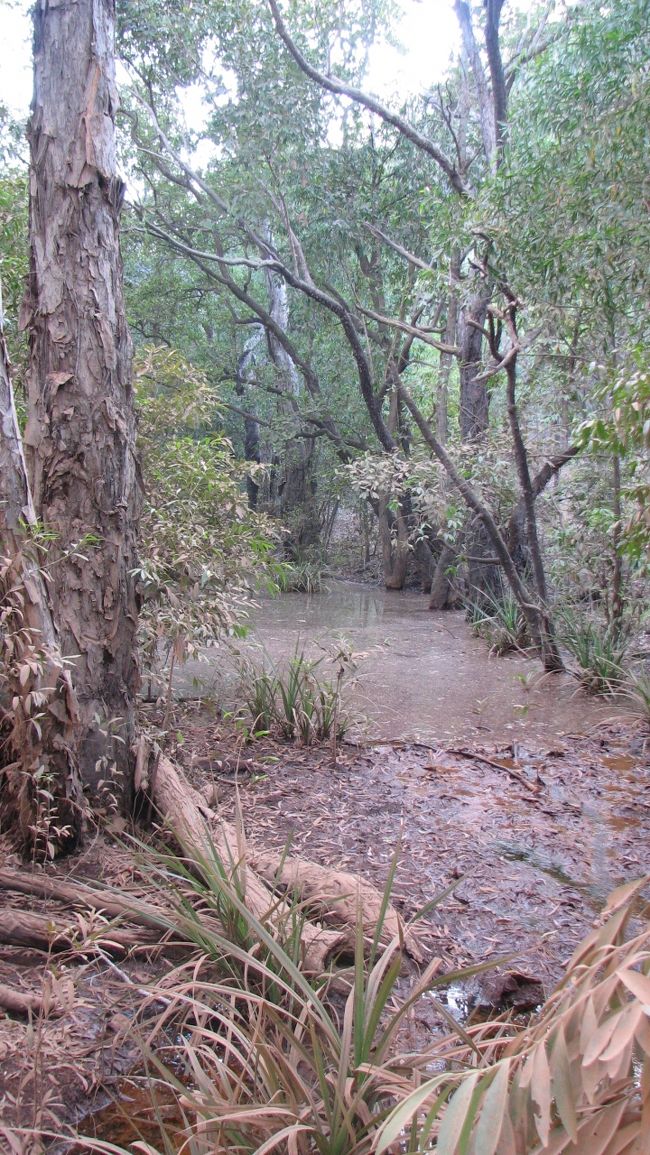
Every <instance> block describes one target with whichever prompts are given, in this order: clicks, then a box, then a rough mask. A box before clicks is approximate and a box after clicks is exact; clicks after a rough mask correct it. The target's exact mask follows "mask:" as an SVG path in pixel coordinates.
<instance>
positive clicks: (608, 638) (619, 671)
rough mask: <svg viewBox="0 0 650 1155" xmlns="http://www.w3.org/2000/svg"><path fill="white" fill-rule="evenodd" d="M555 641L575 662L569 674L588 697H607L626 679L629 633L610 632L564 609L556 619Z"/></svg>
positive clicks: (618, 630)
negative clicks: (556, 636)
mask: <svg viewBox="0 0 650 1155" xmlns="http://www.w3.org/2000/svg"><path fill="white" fill-rule="evenodd" d="M558 634H559V640H560V642H561V643H562V645H564V646H565V647H566V649H567V650H568V651H569V653H570V654H571V656H572V657H573V659H574V660H575V662H576V669H575V670H574V671H573V672H574V675H575V677H576V678H577V680H578V682H579V683H580V685H581V686H582V687H583V688H584V689H585V690H587V691H588V692H589V693H591V694H611V693H612V692H613V691H614V690H616V689H617V687H619V686H620V685H621V684H622V683H623V682H624V681H625V678H626V671H625V660H626V657H627V654H628V651H629V649H630V641H631V637H630V631H629V629H628V630H625V629H623V630H621V629H615V630H614V629H612V627H611V626H605V625H602V624H601V623H600V622H598V621H596V620H595V619H594V618H592V617H589V616H587V615H583V614H579V613H575V612H572V611H570V610H568V609H565V610H564V611H563V612H562V613H561V614H560V615H559V616H558Z"/></svg>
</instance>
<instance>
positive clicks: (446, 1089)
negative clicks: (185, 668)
mask: <svg viewBox="0 0 650 1155" xmlns="http://www.w3.org/2000/svg"><path fill="white" fill-rule="evenodd" d="M147 863H148V865H147V869H148V872H149V876H150V879H151V881H152V883H153V884H154V885H155V886H156V887H157V888H158V889H159V891H160V896H161V898H162V897H164V900H165V903H166V905H167V907H168V908H169V907H170V905H171V907H172V910H173V913H172V914H171V915H169V916H168V921H167V925H173V926H174V927H175V929H176V931H177V932H180V933H181V934H182V936H183V938H184V939H185V940H186V942H187V944H188V946H193V947H194V948H195V954H194V957H193V958H192V959H191V961H188V962H185V963H184V964H183V965H181V966H179V967H177V968H176V969H175V970H173V971H172V972H171V973H170V974H168V975H167V976H165V978H164V980H162V981H161V982H160V983H159V984H158V985H157V986H156V987H154V988H152V990H151V993H150V996H149V1000H148V1002H147V1003H145V1005H144V1006H143V1008H142V1021H141V1025H140V1041H141V1047H142V1053H143V1061H144V1063H145V1065H146V1071H147V1074H146V1079H145V1080H144V1084H145V1086H146V1087H147V1088H148V1089H149V1090H150V1091H151V1098H152V1115H153V1118H154V1119H157V1120H158V1126H159V1130H160V1138H159V1140H156V1142H155V1144H154V1142H153V1140H152V1139H151V1128H149V1129H148V1135H147V1142H146V1143H145V1142H144V1141H142V1142H135V1141H134V1142H133V1143H131V1144H130V1146H129V1148H128V1149H126V1148H123V1147H119V1146H118V1145H117V1144H114V1143H111V1142H109V1141H102V1140H98V1139H93V1138H91V1137H86V1138H82V1139H80V1142H81V1143H83V1144H84V1146H85V1147H87V1148H88V1149H92V1150H96V1151H104V1152H107V1153H112V1155H128V1151H131V1152H135V1151H138V1152H144V1153H146V1155H157V1153H158V1152H160V1153H164V1155H168V1153H169V1155H171V1153H172V1152H182V1153H183V1155H221V1153H224V1155H225V1153H226V1152H231V1153H233V1155H270V1153H271V1152H282V1153H286V1155H314V1153H316V1155H405V1153H411V1155H432V1153H435V1155H645V1152H646V1151H647V1150H648V1148H647V1135H648V1131H647V1123H648V1118H649V1117H650V1021H649V1012H648V1008H649V1007H650V928H649V927H648V924H647V922H645V923H643V924H639V923H637V924H636V925H634V924H632V927H631V930H632V935H631V936H630V927H629V926H628V924H629V922H630V918H631V915H632V913H633V910H634V903H635V900H636V899H637V896H638V894H639V892H640V889H641V887H642V886H643V885H645V884H646V883H647V882H648V879H645V880H643V881H642V882H637V883H634V884H630V885H627V886H625V887H621V888H620V889H619V890H618V891H616V892H615V893H614V895H613V896H612V897H611V898H610V901H609V903H608V906H607V908H606V910H605V912H604V915H603V916H602V917H601V919H600V920H599V922H598V924H597V926H596V929H595V930H594V931H593V932H592V933H591V934H590V935H589V936H588V937H587V938H586V939H585V940H584V942H583V943H582V944H581V945H580V946H579V947H578V949H577V951H576V952H575V954H574V956H573V958H572V960H571V962H570V964H569V967H568V970H567V973H566V976H565V978H564V979H563V981H562V982H561V983H560V985H559V986H558V988H557V990H556V991H555V993H554V994H553V995H552V996H551V998H550V999H549V1000H548V1002H547V1004H546V1005H545V1007H544V1008H543V1010H542V1011H541V1013H540V1014H539V1015H538V1016H537V1017H535V1018H533V1019H532V1021H531V1022H530V1023H529V1024H528V1025H527V1026H524V1027H521V1026H517V1025H515V1024H513V1023H510V1022H507V1021H505V1020H499V1021H497V1022H495V1023H491V1024H490V1023H488V1024H482V1025H480V1026H476V1027H472V1028H470V1029H469V1030H468V1031H465V1030H464V1029H463V1028H462V1027H461V1026H460V1025H458V1024H453V1023H452V1025H453V1026H454V1029H455V1035H453V1036H451V1035H450V1036H446V1037H438V1038H434V1039H432V1040H431V1043H430V1045H429V1046H428V1047H427V1048H426V1049H425V1050H424V1051H423V1052H422V1053H414V1052H413V1051H412V1050H409V1049H406V1050H405V1049H403V1036H402V1034H401V1031H402V1027H403V1025H404V1023H405V1022H406V1021H407V1019H408V1016H409V1014H410V1012H411V1011H412V1009H413V1008H414V1007H415V1005H416V1004H417V1002H418V1000H419V999H420V998H421V997H422V996H423V994H425V993H427V992H430V991H431V990H432V989H434V988H435V987H436V986H439V985H441V984H444V983H449V982H451V981H455V980H456V979H457V978H459V977H467V976H469V975H470V974H472V973H476V972H478V971H480V970H484V969H486V967H485V966H479V967H474V968H470V969H468V970H467V971H465V972H462V973H461V975H460V976H459V975H458V974H452V975H449V974H447V975H443V974H441V971H440V960H439V959H433V960H432V961H431V963H430V964H429V966H428V967H427V969H426V970H425V972H424V974H423V975H422V976H421V977H420V979H419V980H418V981H417V982H416V983H415V984H414V986H413V988H412V989H411V990H410V992H409V993H408V994H407V995H406V996H405V997H404V998H399V997H398V986H397V980H398V976H399V972H400V964H401V957H400V956H401V942H400V940H399V939H395V940H394V941H393V942H391V943H390V944H389V945H388V946H387V947H386V948H380V947H379V935H380V932H381V925H380V926H378V930H377V934H376V935H375V937H374V940H373V942H372V943H371V944H370V949H369V952H368V950H367V947H368V944H367V943H365V942H364V934H363V930H362V928H361V919H359V924H358V929H357V932H356V937H355V944H354V958H353V960H352V962H351V965H350V966H349V967H347V968H346V969H342V970H339V971H337V972H336V973H335V974H333V975H332V974H327V975H323V976H321V977H320V978H318V979H317V980H310V979H308V978H307V977H306V976H305V974H304V973H303V972H302V969H301V964H300V953H299V950H296V941H297V940H296V934H295V930H296V928H297V927H299V925H300V921H301V911H300V908H299V907H296V909H295V912H294V915H293V916H292V918H291V919H290V920H289V921H288V922H287V924H286V926H285V932H286V933H282V932H281V934H280V938H277V937H274V935H272V934H271V933H270V930H269V928H268V926H267V925H266V923H265V921H264V920H262V921H260V920H257V919H255V918H254V917H253V916H252V915H251V914H250V912H249V911H248V910H247V908H246V905H245V901H244V899H245V890H244V889H243V884H242V877H243V876H242V866H241V864H228V863H222V862H219V860H218V858H217V857H216V855H214V856H212V855H210V856H208V857H206V858H205V859H203V860H202V861H201V863H200V871H199V872H198V873H200V876H201V877H200V878H198V877H197V871H196V870H195V868H194V866H193V865H192V864H191V863H188V862H185V861H183V860H182V859H179V858H177V857H175V856H174V855H170V854H161V855H158V856H155V857H152V856H151V855H150V854H149V855H148V859H147ZM392 873H393V872H392V871H391V876H390V877H389V881H388V885H387V891H386V903H385V907H387V903H388V895H389V890H390V885H391V881H392ZM443 897H444V896H443V895H441V896H438V898H437V899H435V900H433V903H432V904H431V905H435V903H436V902H437V901H439V900H441V899H442V898H443ZM206 911H207V914H208V915H210V913H212V912H215V913H216V914H218V916H219V920H220V922H219V924H217V923H216V922H215V923H214V924H211V923H210V920H209V917H208V919H207V920H206ZM379 922H380V924H381V917H380V920H379ZM154 1004H155V1006H156V1009H157V1011H158V1012H159V1011H160V1006H161V1005H163V1006H164V1008H165V1009H164V1012H163V1013H162V1014H160V1013H157V1015H156V1018H155V1019H154V1020H151V1019H150V1018H149V1015H150V1012H151V1010H152V1009H153V1006H154ZM438 1009H439V1011H440V1013H441V1015H443V1016H444V1014H445V1011H444V1007H443V1006H442V1005H441V1004H438ZM134 1031H135V1028H134ZM170 1040H171V1042H170ZM161 1086H163V1087H164V1088H165V1089H166V1091H167V1092H168V1091H169V1089H170V1088H171V1090H172V1093H173V1095H174V1096H175V1097H176V1100H177V1103H178V1107H179V1114H180V1116H181V1119H180V1123H179V1122H178V1121H176V1123H174V1124H171V1123H167V1122H166V1121H165V1118H164V1112H163V1110H162V1109H158V1108H157V1107H156V1105H155V1100H156V1087H161ZM167 1098H168V1096H167ZM150 1121H151V1120H150ZM179 1126H180V1127H181V1128H182V1131H183V1138H182V1139H179V1136H178V1130H179ZM0 1133H1V1130H0ZM10 1149H11V1150H13V1149H14V1148H13V1147H10ZM16 1150H20V1148H16Z"/></svg>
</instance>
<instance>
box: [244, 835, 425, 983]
mask: <svg viewBox="0 0 650 1155" xmlns="http://www.w3.org/2000/svg"><path fill="white" fill-rule="evenodd" d="M248 860H249V862H250V864H251V866H252V867H253V868H254V869H255V870H256V871H258V873H259V874H261V875H262V877H263V878H265V879H266V880H267V882H269V883H271V885H274V884H277V883H280V884H281V885H282V886H286V887H287V888H288V889H290V890H293V891H296V892H297V893H298V894H299V895H300V897H301V898H302V899H303V901H304V902H306V903H307V905H308V907H310V908H314V909H316V910H317V911H318V914H319V917H321V918H323V919H325V921H326V922H333V923H334V924H335V925H337V926H342V927H354V926H355V925H356V923H357V921H358V919H359V918H361V919H362V921H363V931H364V935H365V936H366V938H372V937H373V936H374V934H375V932H376V929H377V925H378V922H379V920H380V918H381V917H382V907H383V904H384V896H383V895H382V893H381V891H379V890H378V889H377V887H376V886H373V885H372V883H370V882H366V881H365V880H364V879H362V878H360V877H359V876H358V875H356V874H350V873H349V872H348V871H345V870H333V869H332V868H331V867H328V866H320V865H319V864H318V863H315V862H308V861H307V860H306V859H304V858H296V857H294V856H293V855H292V856H291V858H287V859H284V858H283V857H282V856H281V855H279V854H277V853H267V852H263V851H257V850H254V849H251V851H250V852H249V856H248ZM379 938H380V941H381V942H383V943H389V942H391V941H392V940H394V939H395V938H398V939H401V940H402V941H403V943H404V947H405V949H406V950H407V951H408V953H409V954H410V955H411V956H412V957H413V958H414V959H415V960H416V962H422V959H423V956H422V953H421V951H420V948H419V946H418V944H417V942H416V941H415V938H414V936H413V935H412V934H410V933H408V932H407V931H406V929H405V926H404V922H403V921H402V919H401V918H400V916H399V914H398V913H397V911H396V910H395V909H394V908H393V907H392V906H391V905H390V904H389V905H388V906H387V909H386V911H385V912H384V914H383V924H382V927H381V933H380V936H379Z"/></svg>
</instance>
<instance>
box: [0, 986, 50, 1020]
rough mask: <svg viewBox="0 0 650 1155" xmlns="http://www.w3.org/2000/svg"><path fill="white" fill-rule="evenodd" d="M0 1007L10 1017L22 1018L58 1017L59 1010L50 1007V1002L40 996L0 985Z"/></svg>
mask: <svg viewBox="0 0 650 1155" xmlns="http://www.w3.org/2000/svg"><path fill="white" fill-rule="evenodd" d="M0 1007H3V1008H4V1010H5V1011H8V1012H9V1014H10V1015H21V1016H22V1017H23V1018H30V1017H31V1016H36V1015H42V1014H48V1015H49V1016H50V1017H53V1016H54V1017H56V1016H58V1015H60V1014H61V1013H62V1012H61V1008H60V1007H58V1006H56V1005H51V1000H50V999H48V998H44V997H43V996H42V995H34V994H28V993H27V992H26V991H17V990H15V989H14V987H8V986H6V985H5V983H0Z"/></svg>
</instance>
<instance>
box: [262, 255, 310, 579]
mask: <svg viewBox="0 0 650 1155" xmlns="http://www.w3.org/2000/svg"><path fill="white" fill-rule="evenodd" d="M266 279H267V288H268V294H269V313H270V315H271V317H272V318H273V320H274V321H275V322H276V324H277V325H278V327H279V328H280V329H281V330H282V332H283V333H287V332H288V330H289V302H288V298H287V286H286V282H285V281H284V280H283V278H282V277H281V276H280V275H279V274H278V273H275V272H270V271H269V272H267V278H266ZM268 341H269V353H270V355H271V360H272V362H273V364H274V366H275V368H276V372H277V375H278V386H279V390H280V412H281V414H282V415H283V417H284V419H285V420H286V422H287V424H288V425H289V426H291V425H294V426H295V425H298V424H299V417H298V415H297V411H296V401H297V398H298V396H299V393H300V379H299V376H298V372H297V370H296V366H295V364H294V362H293V361H292V359H291V357H290V356H289V353H288V352H287V350H286V349H285V348H284V346H283V345H282V344H281V343H280V341H278V340H277V338H276V337H275V336H273V334H271V333H269V337H268ZM297 433H298V436H293V437H291V436H290V437H287V438H286V440H285V443H284V447H283V460H282V464H283V477H282V480H281V482H280V485H279V487H278V494H279V497H280V502H279V515H280V517H281V518H282V520H283V521H284V523H285V526H286V528H287V531H288V535H287V537H286V538H285V543H284V546H285V552H286V554H287V557H288V558H289V559H290V560H299V559H300V558H301V557H302V556H304V554H305V552H306V551H307V552H308V551H309V550H310V549H313V548H314V547H315V546H317V545H318V543H319V538H320V524H319V518H318V509H317V505H316V500H315V484H314V479H313V476H312V466H313V456H314V441H313V439H310V438H308V437H302V436H301V433H302V430H300V429H298V430H297Z"/></svg>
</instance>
